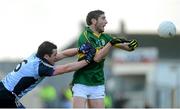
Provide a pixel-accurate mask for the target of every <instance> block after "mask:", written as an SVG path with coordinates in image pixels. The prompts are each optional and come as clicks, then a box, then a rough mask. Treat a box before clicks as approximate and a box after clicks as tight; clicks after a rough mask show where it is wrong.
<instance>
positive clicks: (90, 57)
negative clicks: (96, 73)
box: [84, 48, 96, 63]
mask: <svg viewBox="0 0 180 109" xmlns="http://www.w3.org/2000/svg"><path fill="white" fill-rule="evenodd" d="M95 54H96V49H95V48H91V49H90V50H89V51H88V52H87V53H85V57H84V59H85V60H86V62H87V63H91V62H93V61H94V56H95Z"/></svg>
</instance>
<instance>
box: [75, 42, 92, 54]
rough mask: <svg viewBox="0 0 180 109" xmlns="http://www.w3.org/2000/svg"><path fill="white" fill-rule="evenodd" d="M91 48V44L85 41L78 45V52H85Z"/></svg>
mask: <svg viewBox="0 0 180 109" xmlns="http://www.w3.org/2000/svg"><path fill="white" fill-rule="evenodd" d="M92 48H93V46H92V45H91V44H90V43H88V42H86V43H84V44H82V45H81V46H80V47H79V49H78V52H79V53H87V52H88V51H89V50H90V49H92Z"/></svg>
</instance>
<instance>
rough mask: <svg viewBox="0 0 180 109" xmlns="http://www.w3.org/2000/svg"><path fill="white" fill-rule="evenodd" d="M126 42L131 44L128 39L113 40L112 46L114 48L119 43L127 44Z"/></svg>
mask: <svg viewBox="0 0 180 109" xmlns="http://www.w3.org/2000/svg"><path fill="white" fill-rule="evenodd" d="M125 42H130V41H128V40H126V39H122V38H113V39H112V40H111V41H110V43H111V45H112V46H114V45H115V44H118V43H125Z"/></svg>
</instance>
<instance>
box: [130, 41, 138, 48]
mask: <svg viewBox="0 0 180 109" xmlns="http://www.w3.org/2000/svg"><path fill="white" fill-rule="evenodd" d="M128 46H129V48H131V49H132V50H134V49H135V48H136V47H137V46H138V42H137V40H131V41H130V43H129V45H128Z"/></svg>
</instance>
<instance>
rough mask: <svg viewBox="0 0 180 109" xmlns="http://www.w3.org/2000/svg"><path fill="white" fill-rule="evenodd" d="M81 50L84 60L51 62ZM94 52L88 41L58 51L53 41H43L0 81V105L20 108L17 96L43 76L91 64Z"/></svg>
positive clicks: (34, 85) (19, 96)
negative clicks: (77, 46) (76, 46)
mask: <svg viewBox="0 0 180 109" xmlns="http://www.w3.org/2000/svg"><path fill="white" fill-rule="evenodd" d="M87 46H88V47H87ZM81 51H86V53H85V55H86V56H85V59H84V60H82V61H79V62H72V63H68V64H64V65H58V66H54V65H55V62H57V61H59V60H61V59H63V58H67V57H71V56H75V55H76V54H77V53H78V52H81ZM94 55H95V49H94V48H93V47H92V46H89V44H84V45H83V46H81V47H80V48H71V49H67V50H64V51H61V52H59V53H58V52H57V46H56V45H55V44H53V43H51V42H49V41H45V42H43V43H42V44H41V45H40V46H39V47H38V50H37V53H36V54H32V55H31V56H30V57H29V58H27V59H25V60H23V61H22V62H21V63H20V64H18V65H17V67H16V68H15V69H14V70H13V71H12V72H10V73H8V74H7V75H6V76H5V77H4V78H3V79H2V80H1V81H0V108H16V107H23V105H22V104H21V103H20V102H19V99H20V98H21V97H23V95H25V94H26V93H27V92H29V91H31V90H32V89H33V88H34V87H36V86H37V84H38V83H40V82H41V81H42V80H43V79H44V78H45V77H47V76H55V75H59V74H63V73H68V72H71V71H75V70H78V69H80V68H82V67H84V66H86V65H88V64H89V63H91V62H92V61H93V58H94Z"/></svg>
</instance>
